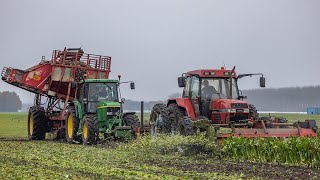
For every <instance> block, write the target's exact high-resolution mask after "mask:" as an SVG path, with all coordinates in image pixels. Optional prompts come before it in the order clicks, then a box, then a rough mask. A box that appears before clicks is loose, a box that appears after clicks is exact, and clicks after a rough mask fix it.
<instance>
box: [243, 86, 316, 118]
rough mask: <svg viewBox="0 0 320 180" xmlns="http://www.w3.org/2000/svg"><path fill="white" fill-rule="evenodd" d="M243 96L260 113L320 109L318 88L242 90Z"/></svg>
mask: <svg viewBox="0 0 320 180" xmlns="http://www.w3.org/2000/svg"><path fill="white" fill-rule="evenodd" d="M243 95H245V96H248V98H247V101H248V102H249V103H251V104H253V105H254V106H256V108H257V109H258V110H261V111H282V112H305V111H306V109H307V108H308V107H320V86H310V87H291V88H279V89H269V88H268V89H253V90H244V91H243Z"/></svg>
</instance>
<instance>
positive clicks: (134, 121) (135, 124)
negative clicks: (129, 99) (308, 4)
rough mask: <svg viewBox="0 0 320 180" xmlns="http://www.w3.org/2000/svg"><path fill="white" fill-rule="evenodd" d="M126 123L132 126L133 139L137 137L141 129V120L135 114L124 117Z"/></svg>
mask: <svg viewBox="0 0 320 180" xmlns="http://www.w3.org/2000/svg"><path fill="white" fill-rule="evenodd" d="M123 120H124V123H125V124H126V125H127V126H131V134H132V137H133V138H136V137H137V134H136V132H137V129H138V128H139V125H140V124H139V118H138V116H137V115H135V114H125V115H124V117H123Z"/></svg>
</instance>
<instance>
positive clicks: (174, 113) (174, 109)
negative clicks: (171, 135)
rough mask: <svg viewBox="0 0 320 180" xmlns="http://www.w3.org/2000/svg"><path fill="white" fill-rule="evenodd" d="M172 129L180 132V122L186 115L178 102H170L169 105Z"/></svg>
mask: <svg viewBox="0 0 320 180" xmlns="http://www.w3.org/2000/svg"><path fill="white" fill-rule="evenodd" d="M168 111H169V117H170V123H171V130H172V131H174V132H178V122H179V121H181V119H183V118H184V117H185V116H186V112H185V110H184V109H182V108H181V107H180V106H178V104H175V103H173V104H169V105H168Z"/></svg>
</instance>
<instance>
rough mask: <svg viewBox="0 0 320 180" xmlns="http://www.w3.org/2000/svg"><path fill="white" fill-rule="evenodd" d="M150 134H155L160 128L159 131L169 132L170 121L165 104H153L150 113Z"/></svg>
mask: <svg viewBox="0 0 320 180" xmlns="http://www.w3.org/2000/svg"><path fill="white" fill-rule="evenodd" d="M150 126H151V134H156V133H157V130H158V129H160V132H161V133H170V132H171V122H170V117H169V111H168V109H167V106H166V105H165V104H156V105H154V106H153V108H152V111H151V114H150Z"/></svg>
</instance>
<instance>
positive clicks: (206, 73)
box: [186, 67, 237, 78]
mask: <svg viewBox="0 0 320 180" xmlns="http://www.w3.org/2000/svg"><path fill="white" fill-rule="evenodd" d="M231 71H232V70H226V69H224V68H223V67H222V68H221V69H198V70H194V71H189V72H187V73H186V75H187V76H191V75H198V76H199V77H201V78H209V77H222V78H226V77H230V73H231ZM232 77H234V78H235V77H237V75H236V72H233V73H232Z"/></svg>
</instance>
